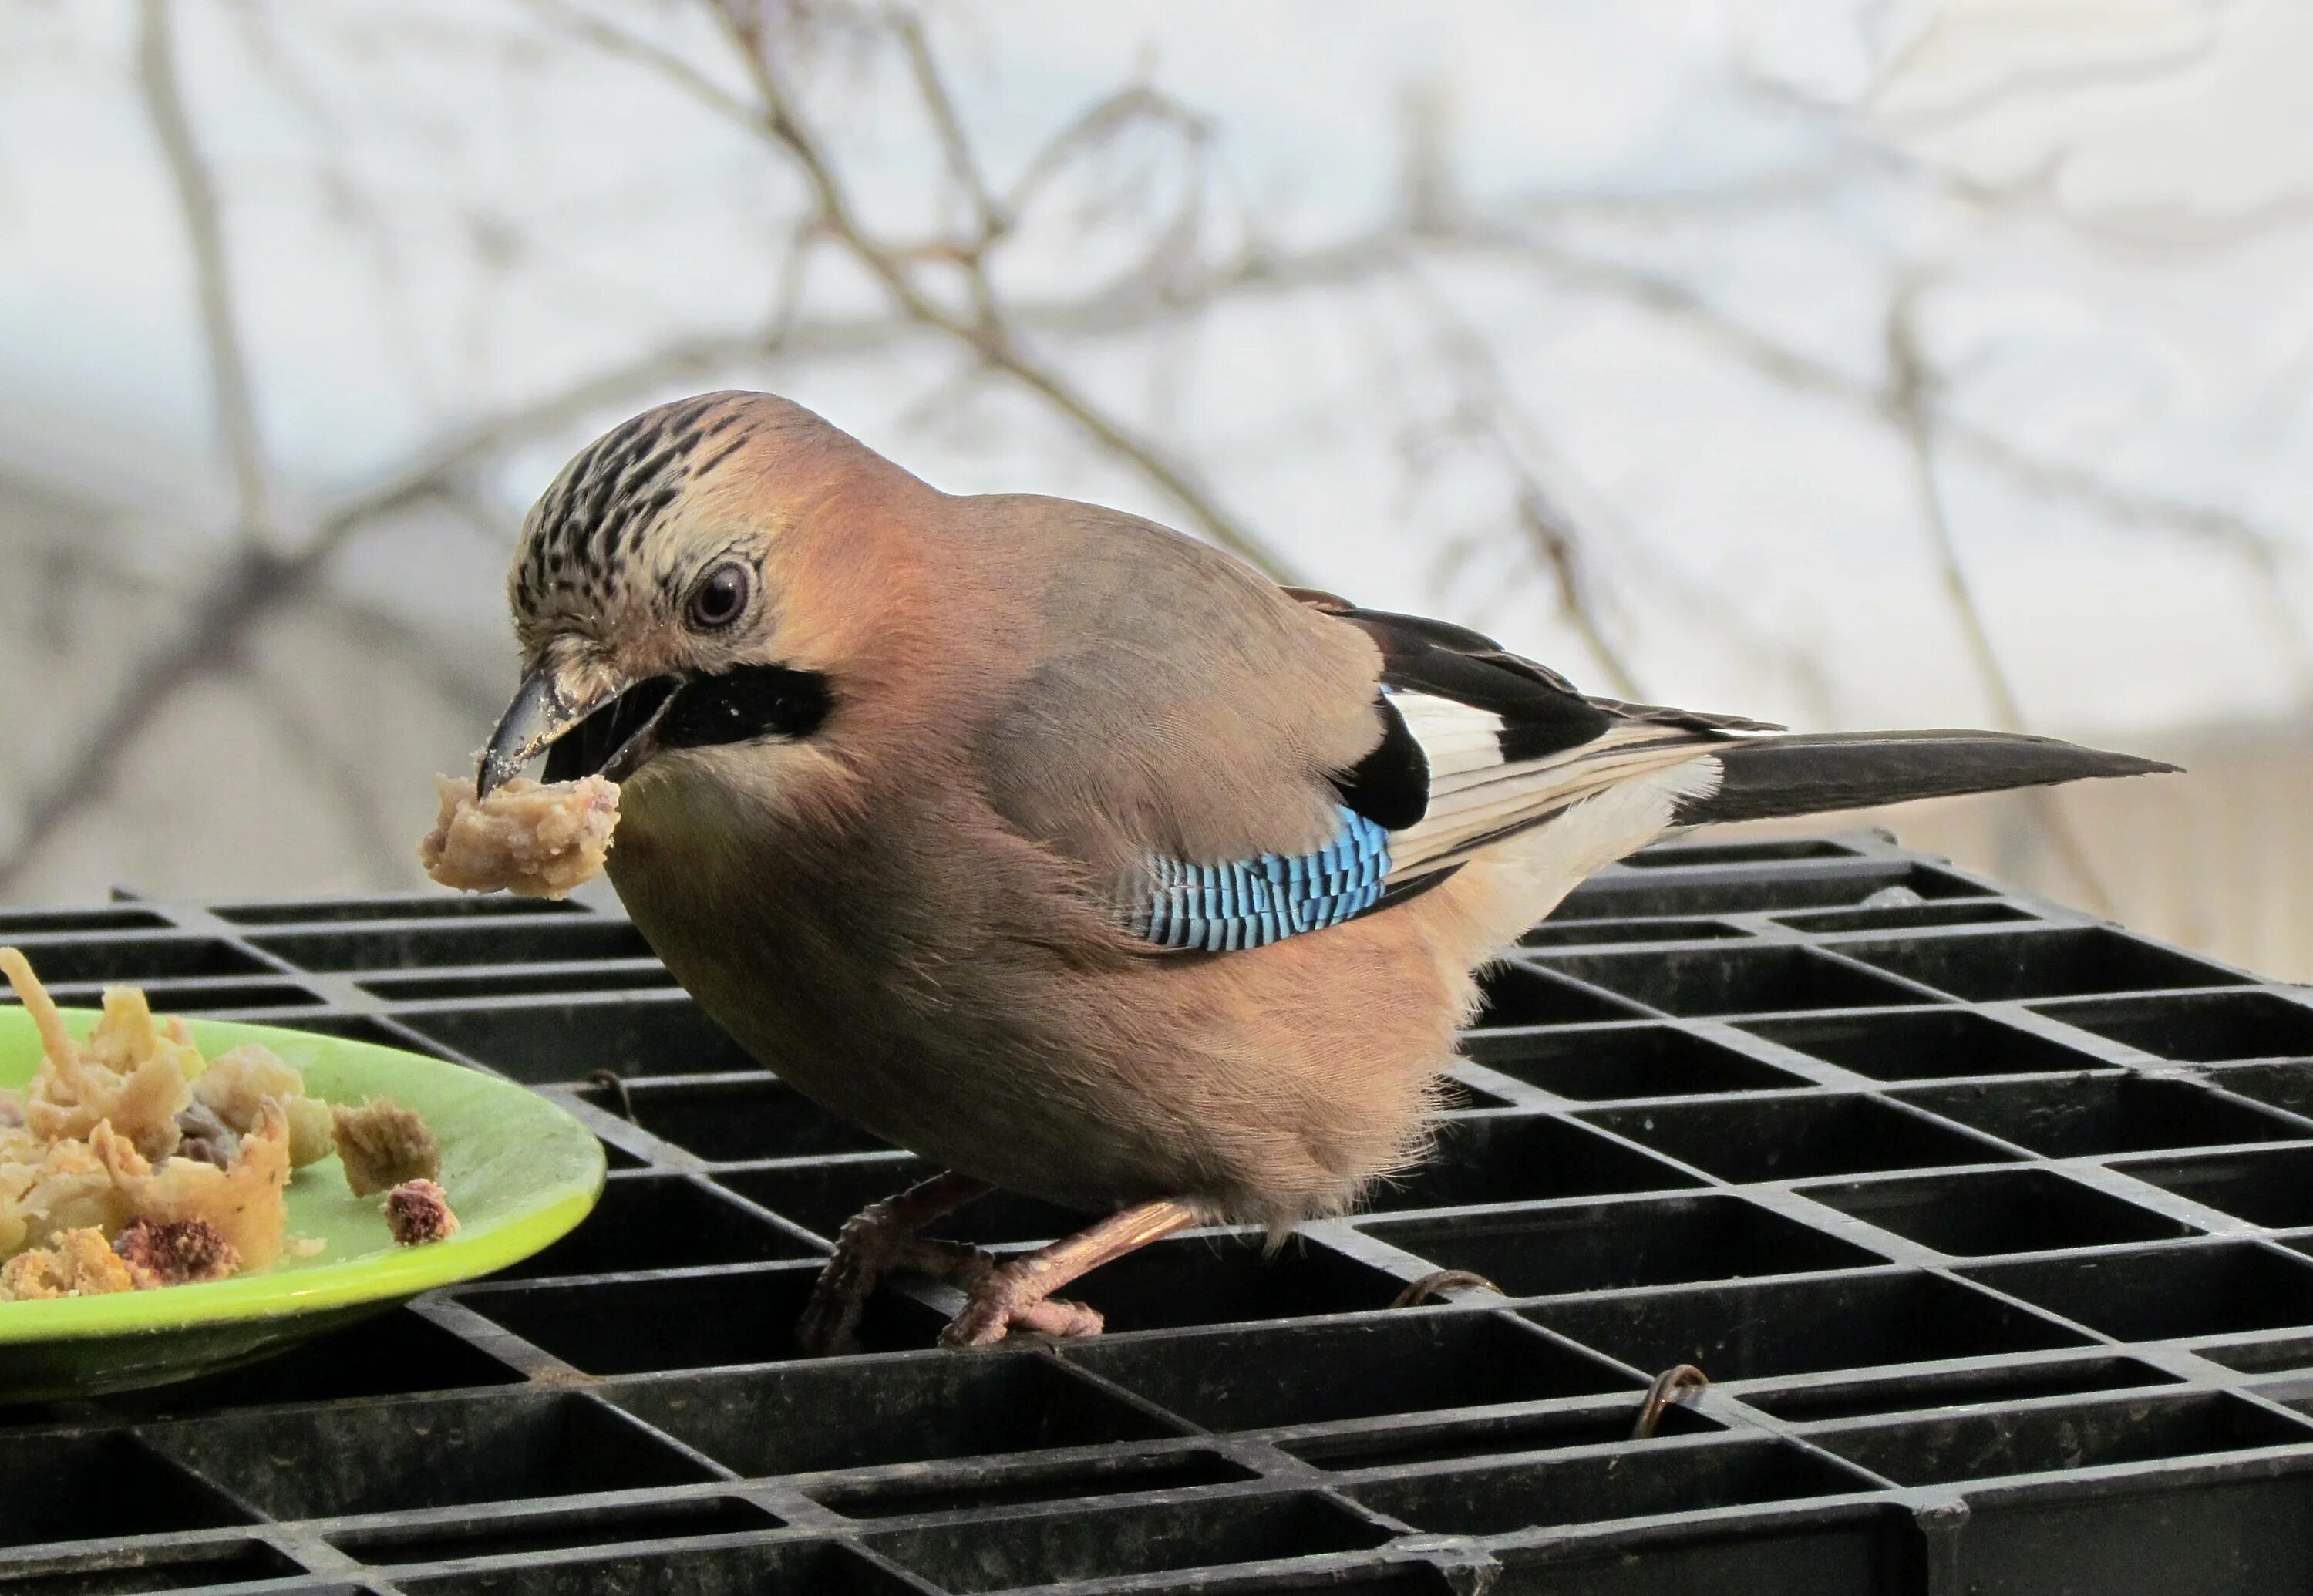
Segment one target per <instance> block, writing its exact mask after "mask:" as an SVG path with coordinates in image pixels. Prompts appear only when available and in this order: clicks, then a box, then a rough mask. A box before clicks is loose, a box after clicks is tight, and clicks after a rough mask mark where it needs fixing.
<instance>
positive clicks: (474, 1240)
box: [0, 1008, 602, 1403]
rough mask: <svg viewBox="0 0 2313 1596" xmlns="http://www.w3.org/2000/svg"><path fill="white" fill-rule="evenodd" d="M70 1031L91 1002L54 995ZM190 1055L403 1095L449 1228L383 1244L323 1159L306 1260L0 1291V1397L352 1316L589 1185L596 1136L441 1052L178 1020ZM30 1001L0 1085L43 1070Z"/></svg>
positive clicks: (210, 1352)
mask: <svg viewBox="0 0 2313 1596" xmlns="http://www.w3.org/2000/svg"><path fill="white" fill-rule="evenodd" d="M65 1017H66V1024H67V1025H68V1026H69V1027H71V1029H72V1031H73V1033H74V1034H75V1036H86V1035H87V1034H88V1027H90V1026H91V1025H92V1024H93V1023H94V1022H95V1019H96V1016H95V1014H94V1012H93V1011H91V1010H65ZM191 1024H192V1031H193V1040H194V1042H195V1043H196V1045H198V1046H199V1048H200V1050H201V1053H202V1054H203V1056H205V1057H208V1058H215V1056H216V1055H217V1054H220V1053H222V1052H224V1050H225V1049H226V1048H228V1047H231V1046H233V1045H234V1044H236V1043H240V1042H261V1043H263V1044H264V1045H266V1046H268V1047H269V1048H271V1049H273V1051H274V1052H276V1053H277V1054H280V1055H281V1057H282V1058H283V1059H285V1060H286V1061H287V1062H288V1063H290V1064H292V1065H294V1066H295V1068H296V1069H297V1070H298V1071H300V1072H301V1073H302V1074H303V1076H304V1078H305V1089H306V1090H307V1091H308V1092H309V1093H311V1094H312V1095H314V1096H316V1097H319V1098H323V1099H325V1100H327V1101H329V1102H332V1103H340V1102H345V1103H358V1102H360V1101H361V1100H362V1099H363V1098H366V1097H370V1096H372V1095H374V1094H384V1095H387V1096H391V1097H392V1098H397V1099H399V1100H400V1102H402V1103H405V1104H407V1105H408V1106H409V1107H412V1108H415V1109H416V1110H417V1111H418V1115H420V1116H421V1117H422V1118H423V1119H424V1120H425V1121H426V1123H427V1125H429V1126H431V1127H432V1129H433V1131H434V1133H435V1136H436V1137H437V1138H438V1139H439V1140H440V1142H441V1143H442V1186H443V1189H444V1191H446V1192H447V1193H448V1194H449V1197H450V1206H451V1207H452V1209H453V1210H454V1211H455V1212H456V1213H457V1215H458V1220H459V1230H458V1233H457V1234H456V1235H455V1236H453V1237H452V1238H450V1239H448V1240H446V1241H437V1242H433V1243H430V1244H428V1245H426V1246H423V1247H397V1246H395V1245H394V1243H393V1241H392V1239H391V1237H389V1236H388V1235H387V1234H386V1230H385V1221H384V1219H383V1216H382V1215H381V1214H380V1213H379V1212H378V1203H379V1199H378V1198H376V1197H368V1198H361V1197H356V1196H355V1195H353V1193H352V1191H351V1190H350V1189H348V1188H347V1186H346V1178H345V1174H344V1172H343V1171H342V1170H341V1169H340V1168H339V1167H338V1160H336V1159H335V1158H334V1157H331V1158H328V1159H324V1160H321V1162H319V1163H316V1164H311V1165H308V1166H307V1167H306V1168H303V1169H300V1170H298V1171H297V1173H296V1176H295V1178H294V1179H293V1180H292V1181H291V1182H290V1186H289V1233H290V1235H291V1236H293V1237H299V1236H303V1237H316V1238H319V1239H321V1241H323V1242H324V1243H326V1245H325V1246H324V1247H323V1248H322V1249H321V1252H320V1253H319V1254H317V1255H316V1256H314V1257H304V1258H301V1257H287V1256H285V1257H283V1258H282V1259H281V1261H280V1262H278V1263H277V1264H275V1265H272V1266H271V1267H269V1268H267V1269H264V1270H261V1271H259V1272H256V1273H253V1274H242V1275H236V1276H234V1277H233V1279H230V1280H220V1281H213V1282H209V1283H205V1284H199V1285H180V1286H169V1287H166V1288H164V1289H162V1290H158V1291H149V1292H114V1293H111V1294H109V1295H105V1296H99V1297H70V1298H64V1299H60V1300H57V1301H40V1302H0V1403H4V1402H26V1401H34V1400H48V1399H54V1398H67V1397H87V1396H94V1395H98V1394H101V1393H102V1392H106V1391H121V1390H128V1389H135V1388H136V1387H139V1386H149V1385H160V1384H163V1383H165V1382H167V1381H170V1380H184V1379H187V1378H189V1377H190V1376H192V1375H196V1374H202V1373H207V1372H209V1371H215V1370H218V1369H224V1368H230V1367H232V1366H233V1365H235V1364H239V1363H245V1362H250V1361H251V1360H252V1359H255V1358H259V1357H263V1356H265V1355H266V1354H269V1353H273V1352H277V1351H279V1350H281V1349H283V1348H286V1347H287V1346H289V1345H293V1344H295V1342H298V1341H301V1340H303V1339H304V1338H306V1337H307V1336H314V1335H318V1334H320V1333H321V1331H324V1330H327V1329H330V1328H333V1327H336V1326H338V1325H340V1324H344V1323H346V1322H347V1321H348V1320H350V1319H353V1318H359V1317H361V1316H362V1315H364V1314H366V1313H373V1312H375V1311H377V1310H379V1309H383V1308H387V1307H390V1306H391V1305H392V1304H394V1303H396V1302H400V1301H404V1300H406V1299H408V1298H410V1297H414V1296H416V1295H418V1293H419V1292H427V1291H431V1290H433V1289H434V1288H435V1287H436V1286H442V1285H448V1284H451V1283H453V1282H456V1281H462V1280H471V1279H473V1278H474V1277H475V1276H477V1275H480V1274H489V1273H490V1272H491V1271H492V1270H495V1269H503V1268H505V1267H506V1265H509V1264H514V1263H516V1262H519V1261H520V1260H521V1259H523V1258H526V1257H529V1256H530V1255H531V1254H532V1253H534V1252H537V1251H539V1250H540V1249H541V1248H544V1247H546V1246H548V1245H549V1244H550V1243H552V1242H553V1241H555V1240H557V1239H559V1238H560V1237H562V1236H564V1235H565V1234H567V1232H568V1231H569V1230H571V1228H572V1227H574V1226H575V1225H576V1224H577V1223H578V1221H580V1220H582V1219H584V1218H585V1217H586V1214H587V1212H588V1211H589V1210H591V1209H592V1208H593V1207H594V1202H595V1199H596V1198H597V1197H599V1196H601V1195H602V1144H601V1143H600V1142H596V1141H595V1140H594V1135H593V1134H592V1133H590V1132H588V1131H587V1129H586V1128H585V1126H584V1125H582V1124H579V1123H578V1122H577V1121H576V1120H575V1119H573V1118H572V1117H571V1116H570V1115H567V1114H566V1113H564V1112H563V1111H562V1110H561V1109H560V1108H558V1107H555V1106H554V1105H553V1104H552V1103H550V1102H548V1101H547V1100H546V1099H545V1098H541V1097H540V1096H538V1095H537V1094H536V1093H535V1092H532V1091H528V1090H526V1089H523V1088H522V1087H519V1086H515V1085H513V1084H511V1083H509V1082H507V1081H504V1080H497V1079H495V1078H494V1077H491V1076H488V1075H484V1074H482V1073H480V1072H479V1071H474V1070H467V1069H462V1068H461V1067H459V1066H458V1065H456V1064H451V1063H444V1062H443V1061H441V1060H440V1059H432V1058H427V1057H425V1056H424V1055H422V1054H414V1053H400V1052H397V1051H395V1050H394V1049H392V1048H390V1047H378V1046H374V1045H371V1044H369V1043H366V1042H350V1041H346V1040H343V1039H341V1038H339V1037H334V1036H311V1035H308V1034H306V1033H304V1032H302V1031H287V1030H279V1029H277V1028H275V1027H271V1026H254V1025H233V1024H228V1023H226V1022H224V1021H221V1020H208V1021H204V1020H194V1021H192V1022H191ZM39 1068H40V1042H39V1039H38V1038H37V1037H36V1036H34V1034H33V1031H32V1022H31V1017H30V1016H28V1015H27V1014H25V1012H24V1011H23V1010H21V1009H14V1008H8V1009H0V1087H21V1086H22V1085H23V1084H24V1083H25V1082H26V1081H28V1080H31V1078H32V1074H33V1072H34V1071H36V1070H38V1069H39Z"/></svg>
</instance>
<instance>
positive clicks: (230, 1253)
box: [112, 1219, 241, 1291]
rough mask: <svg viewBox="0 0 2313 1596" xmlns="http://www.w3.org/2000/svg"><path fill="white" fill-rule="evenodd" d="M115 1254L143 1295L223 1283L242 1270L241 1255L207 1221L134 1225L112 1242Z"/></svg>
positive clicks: (189, 1220) (159, 1222)
mask: <svg viewBox="0 0 2313 1596" xmlns="http://www.w3.org/2000/svg"><path fill="white" fill-rule="evenodd" d="M112 1250H113V1251H114V1252H115V1253H116V1254H118V1255H119V1258H120V1261H121V1262H122V1263H124V1264H126V1265H128V1274H129V1278H130V1279H132V1280H134V1281H135V1282H136V1286H137V1289H138V1290H140V1291H151V1290H153V1289H154V1288H155V1287H157V1286H164V1285H183V1284H185V1283H188V1282H190V1281H196V1280H223V1279H224V1277H225V1276H226V1275H228V1274H232V1273H233V1271H234V1270H236V1269H238V1268H240V1267H241V1254H240V1253H239V1252H238V1251H236V1250H235V1249H234V1248H233V1243H232V1242H230V1241H227V1240H226V1239H224V1233H223V1232H222V1231H220V1230H218V1229H217V1228H216V1227H215V1225H213V1224H211V1223H209V1221H207V1220H205V1219H177V1220H150V1219H140V1220H136V1221H132V1222H131V1223H129V1224H127V1225H124V1226H122V1227H121V1230H120V1234H119V1235H118V1236H115V1237H114V1238H113V1239H112Z"/></svg>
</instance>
